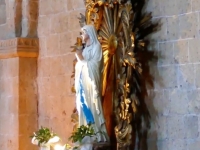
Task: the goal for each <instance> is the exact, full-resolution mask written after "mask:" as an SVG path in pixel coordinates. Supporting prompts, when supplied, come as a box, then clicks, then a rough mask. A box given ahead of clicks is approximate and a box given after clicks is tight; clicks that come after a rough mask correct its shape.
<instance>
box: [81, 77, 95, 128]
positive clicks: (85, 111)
mask: <svg viewBox="0 0 200 150" xmlns="http://www.w3.org/2000/svg"><path fill="white" fill-rule="evenodd" d="M79 83H80V101H81V107H82V110H83V114H84V116H85V118H86V121H87V124H94V117H93V115H92V112H91V110H90V108H89V107H88V106H87V105H86V103H85V101H86V100H85V96H84V89H83V82H82V73H81V75H80V80H79Z"/></svg>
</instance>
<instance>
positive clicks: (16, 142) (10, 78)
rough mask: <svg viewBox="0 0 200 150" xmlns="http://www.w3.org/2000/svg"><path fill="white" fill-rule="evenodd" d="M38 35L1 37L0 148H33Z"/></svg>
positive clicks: (19, 149)
mask: <svg viewBox="0 0 200 150" xmlns="http://www.w3.org/2000/svg"><path fill="white" fill-rule="evenodd" d="M38 50H39V43H38V39H31V38H14V39H8V40H1V41H0V128H1V129H2V130H0V135H1V136H0V145H1V147H0V149H6V150H27V149H31V150H35V149H37V147H35V146H33V145H32V144H31V139H30V135H32V134H33V131H36V130H37V122H38V121H37V117H38V116H37V115H38V113H37V103H38V102H37V84H36V77H37V56H38Z"/></svg>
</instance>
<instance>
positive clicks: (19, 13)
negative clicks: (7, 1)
mask: <svg viewBox="0 0 200 150" xmlns="http://www.w3.org/2000/svg"><path fill="white" fill-rule="evenodd" d="M14 11H15V13H14V14H15V34H16V37H29V38H35V37H37V27H38V14H39V4H38V0H35V1H16V2H15V7H14Z"/></svg>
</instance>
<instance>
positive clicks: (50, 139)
mask: <svg viewBox="0 0 200 150" xmlns="http://www.w3.org/2000/svg"><path fill="white" fill-rule="evenodd" d="M31 138H32V140H31V143H32V144H34V145H38V146H39V147H40V149H41V150H50V146H52V145H54V144H55V143H57V142H58V141H59V140H60V138H59V137H58V136H57V135H56V134H55V133H54V132H53V131H50V129H48V128H46V127H41V128H40V129H39V130H38V131H36V132H34V133H33V135H32V136H31Z"/></svg>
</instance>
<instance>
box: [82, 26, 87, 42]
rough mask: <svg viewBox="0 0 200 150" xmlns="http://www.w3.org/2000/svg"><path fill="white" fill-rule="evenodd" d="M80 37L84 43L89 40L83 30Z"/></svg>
mask: <svg viewBox="0 0 200 150" xmlns="http://www.w3.org/2000/svg"><path fill="white" fill-rule="evenodd" d="M81 37H82V39H83V41H84V42H87V40H88V39H89V35H88V34H87V32H86V31H85V30H84V29H81Z"/></svg>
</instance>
